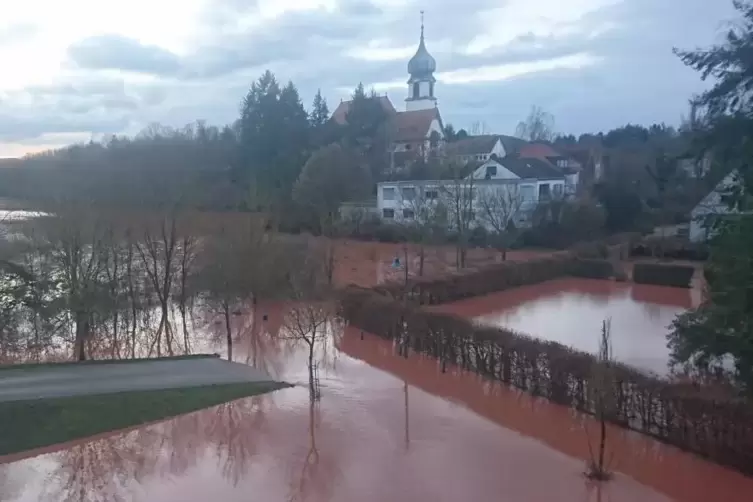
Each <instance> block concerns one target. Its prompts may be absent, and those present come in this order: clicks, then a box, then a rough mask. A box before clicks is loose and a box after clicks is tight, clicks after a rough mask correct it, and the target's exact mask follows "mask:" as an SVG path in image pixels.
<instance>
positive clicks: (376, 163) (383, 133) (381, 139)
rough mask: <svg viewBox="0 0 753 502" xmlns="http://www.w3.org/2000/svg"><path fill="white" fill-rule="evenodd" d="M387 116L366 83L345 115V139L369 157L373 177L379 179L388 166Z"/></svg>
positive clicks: (360, 88)
mask: <svg viewBox="0 0 753 502" xmlns="http://www.w3.org/2000/svg"><path fill="white" fill-rule="evenodd" d="M388 118H389V117H388V115H387V111H386V110H385V109H384V107H383V106H382V103H381V100H380V98H379V96H378V95H377V94H376V93H375V92H374V91H372V92H371V93H369V94H367V93H366V90H365V89H364V87H363V84H362V83H359V84H358V87H356V89H355V91H354V92H353V96H352V98H351V103H350V110H349V111H348V114H347V116H346V118H345V120H346V122H347V126H346V131H345V142H346V144H347V145H348V146H349V147H350V148H354V149H355V150H356V151H358V152H359V153H360V154H361V155H362V156H363V157H364V158H365V159H366V161H367V163H368V164H369V168H370V170H371V174H372V176H373V177H374V179H379V178H380V177H381V175H382V173H383V172H384V170H385V169H386V167H387V166H388V165H389V157H388V146H389V143H390V137H389V136H390V129H389V121H388Z"/></svg>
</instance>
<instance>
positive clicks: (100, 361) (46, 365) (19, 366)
mask: <svg viewBox="0 0 753 502" xmlns="http://www.w3.org/2000/svg"><path fill="white" fill-rule="evenodd" d="M219 357H220V356H219V355H218V354H187V355H182V356H164V357H150V358H146V357H145V358H138V359H87V360H86V361H57V362H48V363H21V364H0V371H3V370H23V369H37V368H61V367H66V366H82V365H89V364H96V365H101V364H133V363H139V362H155V361H182V360H185V359H210V358H219Z"/></svg>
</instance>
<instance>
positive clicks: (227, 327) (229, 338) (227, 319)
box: [222, 301, 233, 361]
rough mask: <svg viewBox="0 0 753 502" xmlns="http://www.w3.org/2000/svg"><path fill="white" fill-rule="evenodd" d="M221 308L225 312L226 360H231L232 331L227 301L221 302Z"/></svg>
mask: <svg viewBox="0 0 753 502" xmlns="http://www.w3.org/2000/svg"><path fill="white" fill-rule="evenodd" d="M222 307H223V310H224V313H225V330H226V332H227V360H228V361H232V360H233V331H232V329H231V327H230V305H228V302H226V301H225V302H223V305H222Z"/></svg>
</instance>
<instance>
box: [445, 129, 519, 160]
mask: <svg viewBox="0 0 753 502" xmlns="http://www.w3.org/2000/svg"><path fill="white" fill-rule="evenodd" d="M497 141H500V142H502V146H503V147H504V149H505V152H506V153H507V154H511V153H517V152H518V150H520V148H521V147H522V146H523V145H525V144H526V142H525V141H524V140H522V139H520V138H516V137H514V136H505V135H504V134H481V135H478V136H469V137H467V138H463V139H460V140H458V141H453V142H452V143H448V144H447V147H446V149H447V153H448V154H450V155H476V154H484V153H490V152H491V151H492V148H494V145H495V144H497Z"/></svg>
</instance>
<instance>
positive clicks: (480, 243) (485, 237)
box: [468, 227, 489, 247]
mask: <svg viewBox="0 0 753 502" xmlns="http://www.w3.org/2000/svg"><path fill="white" fill-rule="evenodd" d="M488 243H489V232H487V231H486V229H485V228H484V227H473V230H471V233H470V235H469V236H468V244H470V245H471V246H476V247H486V245H487V244H488Z"/></svg>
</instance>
